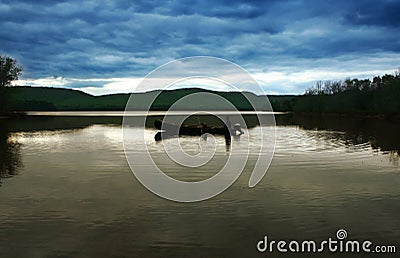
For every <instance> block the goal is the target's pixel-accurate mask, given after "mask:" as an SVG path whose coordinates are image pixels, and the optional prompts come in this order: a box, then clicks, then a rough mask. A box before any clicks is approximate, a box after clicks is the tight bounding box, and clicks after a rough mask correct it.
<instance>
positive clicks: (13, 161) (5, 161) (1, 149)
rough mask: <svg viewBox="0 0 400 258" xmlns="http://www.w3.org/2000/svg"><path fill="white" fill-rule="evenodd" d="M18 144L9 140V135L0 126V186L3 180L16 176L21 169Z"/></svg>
mask: <svg viewBox="0 0 400 258" xmlns="http://www.w3.org/2000/svg"><path fill="white" fill-rule="evenodd" d="M20 147H21V146H20V143H18V142H13V141H11V140H10V137H9V133H8V131H7V130H6V128H4V126H3V125H0V185H1V183H2V180H3V178H8V177H12V176H14V175H16V174H18V169H19V168H20V167H21V154H20Z"/></svg>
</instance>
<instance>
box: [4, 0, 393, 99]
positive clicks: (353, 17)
mask: <svg viewBox="0 0 400 258" xmlns="http://www.w3.org/2000/svg"><path fill="white" fill-rule="evenodd" d="M399 14H400V1H377V0H372V1H350V0H334V1H262V0H260V1H246V2H244V1H232V0H229V1H228V0H226V1H215V0H204V1H197V2H196V1H194V2H192V1H178V0H176V1H132V0H122V1H82V0H68V1H53V0H45V1H36V0H31V1H28V0H26V1H18V0H12V1H4V0H2V1H0V23H1V32H0V53H2V54H6V55H10V56H12V57H14V58H17V59H18V60H19V61H20V63H21V64H22V65H23V66H24V68H25V71H24V74H23V77H22V79H21V80H20V81H18V82H16V84H19V85H23V84H25V85H34V86H36V85H37V86H56V87H67V88H75V89H78V88H79V89H81V90H83V91H85V92H88V93H92V94H96V95H99V94H108V93H116V92H130V91H132V90H133V89H134V87H135V86H136V85H137V84H138V83H139V82H140V81H141V80H142V78H143V77H144V76H146V74H147V73H149V72H151V71H152V70H154V69H156V68H157V67H158V66H160V65H162V64H165V63H166V62H168V61H172V60H174V59H177V58H183V57H188V56H197V55H206V56H215V57H219V58H224V59H227V60H229V61H231V62H234V63H236V64H238V65H240V66H242V67H243V68H245V69H247V70H248V71H249V72H250V73H251V74H252V75H253V76H254V77H255V78H256V79H257V80H258V81H259V82H260V84H261V85H262V86H263V89H264V90H265V92H267V93H273V94H288V93H295V94H301V93H303V92H304V90H305V88H307V87H310V86H312V85H314V84H315V81H316V80H328V79H330V80H332V79H345V78H347V77H358V78H368V77H372V76H374V75H382V74H385V73H392V72H394V71H395V70H397V68H398V67H400V37H399V35H400V15H399Z"/></svg>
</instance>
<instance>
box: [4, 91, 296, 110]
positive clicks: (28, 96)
mask: <svg viewBox="0 0 400 258" xmlns="http://www.w3.org/2000/svg"><path fill="white" fill-rule="evenodd" d="M5 90H6V91H5V94H6V98H7V99H8V100H9V101H8V103H9V104H8V105H9V107H8V108H9V109H10V110H15V111H100V110H101V111H103V110H125V105H126V103H127V101H128V99H129V97H130V95H131V94H111V95H103V96H92V95H90V94H87V93H84V92H82V91H79V90H72V89H63V88H49V87H29V86H18V87H9V88H6V89H5ZM198 92H210V93H214V94H218V95H220V96H221V97H223V98H225V99H227V100H229V101H230V102H231V103H232V104H233V105H235V107H236V108H237V109H239V110H242V111H244V110H252V106H251V105H250V103H249V102H248V100H247V99H246V98H248V99H250V100H251V102H252V103H255V105H256V106H257V107H258V108H260V109H263V110H265V109H267V106H266V105H265V100H264V99H263V96H257V95H255V94H253V93H250V92H244V93H240V92H216V91H210V90H205V89H199V88H189V89H177V90H169V91H162V92H161V93H160V91H150V92H145V93H134V95H133V98H134V101H133V105H132V108H133V109H134V110H140V109H143V107H145V105H146V103H150V102H151V99H153V98H154V96H156V95H157V94H159V95H158V97H157V98H156V100H155V101H154V102H153V105H152V106H151V110H167V109H168V108H169V107H170V106H171V105H172V104H173V103H175V102H176V101H177V100H179V99H180V98H182V97H184V96H187V95H189V94H192V93H198ZM268 97H269V100H270V102H271V105H272V107H273V109H274V111H291V110H293V106H294V104H295V99H296V98H297V96H268ZM195 102H197V103H195ZM193 107H196V108H198V107H202V108H204V110H207V109H223V106H221V105H220V106H219V103H212V104H211V103H207V100H204V98H201V97H199V98H197V99H196V98H194V99H193V101H192V102H191V103H190V105H187V106H185V107H184V108H185V109H187V110H190V109H193Z"/></svg>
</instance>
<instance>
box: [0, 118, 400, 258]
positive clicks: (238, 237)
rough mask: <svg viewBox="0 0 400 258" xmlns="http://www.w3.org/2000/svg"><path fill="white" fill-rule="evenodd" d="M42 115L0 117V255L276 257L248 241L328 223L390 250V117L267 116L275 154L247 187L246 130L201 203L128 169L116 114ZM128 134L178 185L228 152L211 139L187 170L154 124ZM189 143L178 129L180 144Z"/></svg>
mask: <svg viewBox="0 0 400 258" xmlns="http://www.w3.org/2000/svg"><path fill="white" fill-rule="evenodd" d="M37 115H38V114H37ZM46 115H47V116H43V114H41V115H40V116H29V117H25V118H19V119H13V120H4V119H3V120H0V123H1V126H0V154H1V156H0V164H1V167H0V169H1V171H0V172H1V179H0V180H1V185H0V257H89V256H95V257H153V256H157V257H171V256H174V257H199V256H200V257H206V256H207V257H208V256H214V257H215V256H216V257H253V256H264V257H265V256H268V257H272V256H278V257H281V256H282V257H283V256H285V255H284V254H279V253H278V252H277V250H276V249H275V250H274V252H273V253H263V254H260V253H259V252H258V251H257V248H256V245H257V243H258V241H259V240H261V239H263V238H264V236H266V235H267V236H268V239H272V240H277V241H278V240H299V241H301V240H315V241H316V242H320V241H322V240H327V239H328V238H336V232H337V231H338V229H345V230H346V231H347V233H348V239H352V240H371V241H372V242H373V244H375V245H395V246H396V247H397V255H398V253H399V252H400V250H399V249H400V246H399V239H400V215H399V214H400V167H399V150H400V139H399V137H398V136H399V135H398V132H400V123H399V122H398V121H395V120H393V121H392V120H388V119H380V118H379V119H378V118H345V117H306V116H294V115H290V114H279V115H277V116H276V121H277V127H276V149H275V155H274V158H273V160H272V164H271V166H270V168H269V170H268V173H267V174H266V176H265V177H264V178H263V179H262V181H261V182H260V183H259V184H258V185H257V186H256V187H254V188H249V187H248V181H249V177H250V173H251V170H252V166H253V165H254V162H255V159H256V158H255V155H252V154H253V153H252V151H253V149H252V147H251V146H255V147H254V148H256V146H257V143H258V142H259V140H260V137H259V136H260V135H259V133H258V132H259V127H258V126H256V125H254V126H250V128H249V129H248V130H247V131H246V132H245V133H246V134H248V135H249V136H250V137H249V139H248V141H249V146H250V156H249V157H250V158H249V161H248V164H247V165H246V168H245V170H244V172H243V173H242V174H241V176H240V177H239V179H238V180H237V181H236V182H235V183H234V184H233V185H232V186H231V187H230V188H228V189H227V190H226V191H224V192H223V193H222V194H220V195H218V196H216V197H213V198H211V199H209V200H206V201H202V202H197V203H178V202H172V201H168V200H165V199H162V198H160V197H158V196H156V195H154V194H153V193H151V192H149V191H148V190H147V189H146V188H145V187H143V186H142V185H141V184H140V183H139V182H138V180H137V179H136V178H135V177H134V176H133V174H132V172H131V170H130V168H129V166H128V164H127V161H126V158H125V154H124V149H123V137H122V130H121V117H119V116H118V115H110V113H108V114H107V115H103V116H99V115H101V114H96V116H95V115H90V116H89V115H88V114H83V116H76V114H75V116H73V115H71V114H69V115H68V116H62V114H57V116H48V115H49V114H46ZM249 119H250V118H249ZM250 120H251V119H250ZM133 130H145V135H147V136H148V137H149V139H150V140H149V150H150V152H151V155H152V157H153V158H154V160H156V161H157V162H158V165H159V166H160V167H163V168H164V169H165V170H166V173H167V174H168V175H169V176H171V177H174V178H177V179H180V180H186V181H198V180H203V179H205V178H208V177H210V176H212V175H214V174H215V172H216V171H218V170H219V169H220V168H221V166H223V163H224V162H225V161H226V158H227V156H228V155H229V150H227V149H226V148H225V147H224V140H223V138H220V137H216V141H217V142H218V144H219V145H218V146H220V148H217V150H216V154H215V159H214V160H213V161H212V162H211V163H210V164H209V166H208V167H207V169H203V170H201V169H198V170H191V169H187V168H184V167H182V166H178V165H176V164H175V165H174V164H173V163H171V162H170V161H168V160H167V159H166V158H165V155H164V153H163V151H162V148H161V146H162V144H163V143H162V142H161V143H160V142H155V141H152V137H153V135H154V134H155V133H156V130H155V129H153V128H151V127H148V128H146V129H141V128H135V129H133ZM240 140H241V139H236V141H240ZM166 141H168V140H166ZM198 141H199V137H189V136H185V137H182V138H181V145H182V147H183V148H186V149H188V150H190V149H193V148H194V147H193V146H196V144H197V143H198ZM242 141H244V140H242ZM235 146H236V147H238V146H239V147H240V144H233V145H232V148H234V147H235ZM323 254H324V255H326V256H332V257H343V256H345V254H341V253H336V254H331V253H330V252H329V251H325V252H324V253H323ZM347 255H348V256H349V257H364V256H365V257H366V256H367V255H366V254H362V253H360V254H347ZM291 256H292V257H297V256H303V257H309V256H310V254H303V255H300V254H294V255H293V254H292V255H291ZM386 256H388V254H385V257H386ZM380 257H383V256H380ZM393 257H396V255H393Z"/></svg>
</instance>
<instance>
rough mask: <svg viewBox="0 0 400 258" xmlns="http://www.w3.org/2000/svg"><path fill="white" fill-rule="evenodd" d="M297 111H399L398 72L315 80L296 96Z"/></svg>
mask: <svg viewBox="0 0 400 258" xmlns="http://www.w3.org/2000/svg"><path fill="white" fill-rule="evenodd" d="M294 111H297V112H313V113H323V112H329V113H363V114H380V113H400V74H399V73H395V74H394V75H390V74H386V75H384V76H382V77H380V76H376V77H374V78H373V79H372V80H369V79H364V80H358V79H352V80H350V79H346V80H345V81H325V82H321V81H320V82H317V84H316V86H315V87H313V88H310V89H308V90H307V91H306V93H305V95H303V96H300V97H299V98H298V100H297V102H296V104H295V106H294Z"/></svg>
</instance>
